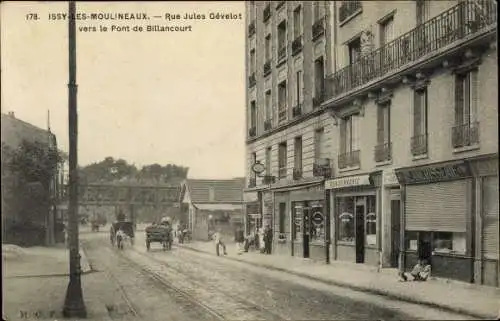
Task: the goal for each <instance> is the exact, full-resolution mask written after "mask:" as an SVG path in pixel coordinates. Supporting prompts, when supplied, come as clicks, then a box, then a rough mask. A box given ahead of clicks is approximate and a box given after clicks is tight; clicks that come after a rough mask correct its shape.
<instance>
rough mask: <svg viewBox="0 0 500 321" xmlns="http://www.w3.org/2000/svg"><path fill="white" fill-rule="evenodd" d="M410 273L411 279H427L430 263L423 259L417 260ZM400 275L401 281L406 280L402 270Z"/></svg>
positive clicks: (429, 273)
mask: <svg viewBox="0 0 500 321" xmlns="http://www.w3.org/2000/svg"><path fill="white" fill-rule="evenodd" d="M410 275H411V276H413V281H427V279H428V278H429V276H430V275H431V265H430V264H428V262H427V260H425V259H424V260H418V262H417V264H416V265H415V266H414V267H413V270H412V271H411V273H410ZM400 277H401V280H402V281H408V277H407V276H406V275H405V273H404V272H401V273H400Z"/></svg>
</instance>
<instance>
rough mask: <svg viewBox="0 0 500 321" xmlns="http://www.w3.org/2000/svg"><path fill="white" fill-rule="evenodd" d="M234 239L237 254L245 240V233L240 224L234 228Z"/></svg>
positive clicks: (239, 252)
mask: <svg viewBox="0 0 500 321" xmlns="http://www.w3.org/2000/svg"><path fill="white" fill-rule="evenodd" d="M234 240H235V241H236V246H237V248H238V254H241V251H242V247H243V243H244V242H245V233H244V231H243V229H242V228H241V226H238V227H237V228H236V231H235V233H234Z"/></svg>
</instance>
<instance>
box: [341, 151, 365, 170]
mask: <svg viewBox="0 0 500 321" xmlns="http://www.w3.org/2000/svg"><path fill="white" fill-rule="evenodd" d="M359 154H360V151H359V150H354V151H352V152H348V153H344V154H340V155H339V159H338V162H339V168H347V167H355V166H359V165H360V161H359Z"/></svg>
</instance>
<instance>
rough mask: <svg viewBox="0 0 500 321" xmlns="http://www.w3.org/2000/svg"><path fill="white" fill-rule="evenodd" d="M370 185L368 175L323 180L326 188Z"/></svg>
mask: <svg viewBox="0 0 500 321" xmlns="http://www.w3.org/2000/svg"><path fill="white" fill-rule="evenodd" d="M361 185H371V183H370V176H369V175H361V176H351V177H344V178H337V179H332V180H328V181H326V182H325V188H326V189H334V188H343V187H352V186H361Z"/></svg>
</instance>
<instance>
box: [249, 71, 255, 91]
mask: <svg viewBox="0 0 500 321" xmlns="http://www.w3.org/2000/svg"><path fill="white" fill-rule="evenodd" d="M256 83H257V80H256V79H255V73H252V74H251V75H250V77H248V87H249V88H252V87H253V86H255V84H256Z"/></svg>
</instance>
